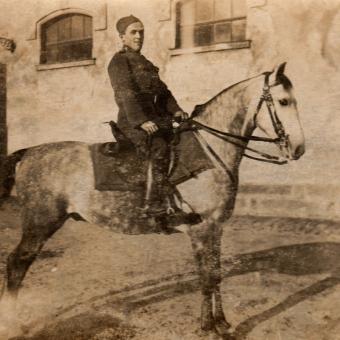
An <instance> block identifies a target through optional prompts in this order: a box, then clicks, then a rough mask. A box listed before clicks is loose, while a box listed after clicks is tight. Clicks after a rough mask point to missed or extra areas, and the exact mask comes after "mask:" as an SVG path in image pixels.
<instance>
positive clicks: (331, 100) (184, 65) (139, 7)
mask: <svg viewBox="0 0 340 340" xmlns="http://www.w3.org/2000/svg"><path fill="white" fill-rule="evenodd" d="M174 4H175V1H170V0H139V1H138V2H137V1H132V0H112V1H105V0H100V1H90V0H87V1H86V0H35V1H34V0H27V1H25V5H23V4H22V2H21V1H19V0H11V1H9V0H0V7H1V9H2V10H1V12H0V36H6V37H8V38H13V39H14V40H15V41H16V43H17V49H16V51H15V53H14V54H10V52H8V51H2V50H1V52H0V62H1V63H5V64H7V96H8V100H7V114H8V118H7V121H8V133H9V137H8V138H9V151H13V150H15V149H18V148H22V147H27V146H30V145H35V144H39V143H43V142H51V141H59V140H82V141H88V142H97V141H107V140H110V139H111V135H110V133H109V130H108V128H107V127H106V126H104V125H102V124H101V122H103V121H106V120H109V119H112V118H115V117H116V113H117V108H116V105H115V103H114V97H113V92H112V89H111V86H110V83H109V79H108V76H107V71H106V67H107V64H108V63H109V61H110V58H111V56H112V55H113V54H114V53H115V51H117V50H118V49H119V46H120V43H119V39H118V37H117V34H116V32H115V27H114V25H115V22H116V21H117V19H118V18H119V17H121V16H124V15H129V14H131V13H133V14H134V15H136V16H138V17H140V18H141V19H142V20H143V22H144V23H145V26H146V27H145V28H146V32H145V33H146V39H145V47H144V49H143V53H144V54H145V55H146V56H147V57H148V58H149V59H151V60H152V61H153V62H154V63H155V64H157V65H158V66H159V67H160V72H161V75H162V77H163V79H164V80H166V82H167V84H168V85H169V87H170V89H171V90H172V91H173V93H174V94H175V96H176V98H178V101H179V103H180V104H181V105H182V107H183V108H184V109H185V110H187V111H189V112H190V111H191V110H192V108H193V107H194V106H195V105H196V104H199V103H202V102H205V101H206V100H208V99H209V98H210V97H212V96H213V95H214V94H216V93H217V92H219V91H220V90H221V89H223V88H225V87H227V86H229V85H231V84H232V83H235V82H237V81H239V80H242V79H244V78H246V77H248V76H251V75H255V74H257V73H260V72H262V71H267V70H271V69H272V68H273V67H274V66H275V65H277V64H278V63H281V62H283V61H287V62H288V64H287V69H286V70H287V74H288V76H289V77H290V79H291V80H292V82H293V84H294V88H295V95H296V98H297V100H298V107H299V112H300V118H301V121H302V125H303V127H304V132H305V136H306V148H307V151H306V154H305V155H304V156H303V158H302V159H301V160H299V161H298V162H293V163H292V164H290V165H287V166H283V167H278V166H272V165H267V164H265V165H264V164H260V163H256V162H253V161H248V160H244V161H243V163H242V166H241V181H242V182H243V183H255V184H256V183H257V184H283V185H285V184H287V185H291V184H306V183H307V184H313V185H323V184H324V183H327V184H328V185H334V186H337V185H339V184H340V183H339V179H338V177H337V175H336V174H337V173H338V169H339V168H340V157H338V149H339V147H340V133H339V127H340V114H339V109H340V100H339V95H338V94H339V90H338V88H340V77H339V66H338V64H337V61H338V60H339V57H340V47H339V46H340V44H339V42H340V41H339V39H340V3H339V1H337V0H299V1H291V0H289V1H283V0H248V19H247V20H248V24H247V36H248V39H250V40H251V48H245V49H239V50H223V51H216V52H206V53H191V54H180V55H176V56H173V55H171V48H173V47H174V39H175V36H174V34H175V32H174V26H175V17H174V13H173V11H172V9H173V7H174ZM65 8H82V9H83V10H86V11H88V12H89V13H91V14H92V15H93V18H94V26H95V30H94V51H93V52H94V53H93V56H94V57H95V58H96V62H95V65H89V66H83V67H72V68H63V69H55V70H45V71H37V69H36V65H37V64H38V61H39V30H37V27H39V22H41V20H43V19H44V17H45V16H46V15H49V14H50V13H52V12H54V11H58V10H62V9H65ZM202 80H204V81H202Z"/></svg>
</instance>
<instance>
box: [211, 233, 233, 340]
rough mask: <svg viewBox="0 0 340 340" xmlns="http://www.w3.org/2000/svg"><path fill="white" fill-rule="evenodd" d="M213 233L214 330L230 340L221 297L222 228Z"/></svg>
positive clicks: (228, 324) (228, 325)
mask: <svg viewBox="0 0 340 340" xmlns="http://www.w3.org/2000/svg"><path fill="white" fill-rule="evenodd" d="M214 231H215V233H214V241H213V257H214V261H213V262H214V293H213V299H214V311H213V312H214V321H215V329H216V331H217V333H218V334H220V335H222V336H223V337H224V338H226V339H232V336H231V335H230V332H229V330H230V327H231V325H230V323H229V322H228V321H227V320H226V317H225V314H224V310H223V303H222V295H221V287H220V286H221V282H222V272H221V240H222V228H221V227H216V228H215V230H214Z"/></svg>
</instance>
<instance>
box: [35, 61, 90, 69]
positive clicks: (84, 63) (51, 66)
mask: <svg viewBox="0 0 340 340" xmlns="http://www.w3.org/2000/svg"><path fill="white" fill-rule="evenodd" d="M95 63H96V59H95V58H93V59H87V60H79V61H71V62H69V63H59V64H39V65H36V66H35V67H36V69H37V70H38V71H46V70H54V69H58V68H68V67H78V66H89V65H94V64H95Z"/></svg>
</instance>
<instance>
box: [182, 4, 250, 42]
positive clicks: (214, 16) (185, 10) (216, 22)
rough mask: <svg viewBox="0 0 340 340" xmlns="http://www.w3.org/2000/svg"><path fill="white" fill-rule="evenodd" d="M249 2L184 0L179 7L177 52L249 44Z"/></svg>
mask: <svg viewBox="0 0 340 340" xmlns="http://www.w3.org/2000/svg"><path fill="white" fill-rule="evenodd" d="M246 16H247V5H246V0H183V1H179V2H178V3H177V4H176V30H177V32H176V48H187V47H196V46H209V45H214V44H218V43H226V42H238V41H244V40H246Z"/></svg>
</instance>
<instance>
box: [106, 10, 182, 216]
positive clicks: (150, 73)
mask: <svg viewBox="0 0 340 340" xmlns="http://www.w3.org/2000/svg"><path fill="white" fill-rule="evenodd" d="M116 28H117V31H118V33H119V36H120V38H121V41H122V43H123V48H122V49H121V50H120V51H119V52H117V53H116V54H115V55H114V56H113V58H112V60H111V62H110V64H109V66H108V72H109V76H110V80H111V84H112V87H113V90H114V93H115V100H116V102H117V105H118V107H119V113H118V122H117V125H118V128H119V129H120V130H121V131H122V132H123V133H124V134H125V136H126V137H127V138H128V139H129V140H130V141H131V142H132V143H133V144H134V146H135V147H136V150H137V152H138V153H139V155H141V157H142V158H144V159H148V160H149V161H150V162H151V163H150V164H151V173H152V180H151V183H148V184H151V186H150V185H149V192H148V193H147V195H146V200H145V205H144V211H145V212H146V213H147V214H148V215H149V216H157V215H162V214H164V213H165V204H164V202H165V200H166V199H168V198H169V197H172V193H171V192H172V190H171V186H170V185H169V182H168V178H167V172H168V170H169V164H170V153H171V152H170V151H171V150H170V143H171V141H172V138H173V127H172V120H173V119H176V120H179V121H182V120H185V119H187V118H188V114H187V113H185V112H184V111H183V110H182V109H181V108H180V107H179V105H178V103H177V102H176V100H175V98H174V97H173V95H172V93H171V92H170V91H169V90H168V88H167V86H166V85H165V84H164V83H163V82H162V80H161V79H160V78H159V75H158V68H157V67H156V66H154V65H153V64H152V63H151V62H150V61H149V60H148V59H146V58H145V57H144V56H143V55H142V54H141V53H140V51H141V49H142V46H143V40H144V26H143V24H142V22H141V21H140V20H139V19H138V18H136V17H134V16H133V15H130V16H128V17H123V18H121V19H120V20H118V22H117V25H116ZM177 214H183V212H182V211H180V210H178V209H177Z"/></svg>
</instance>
